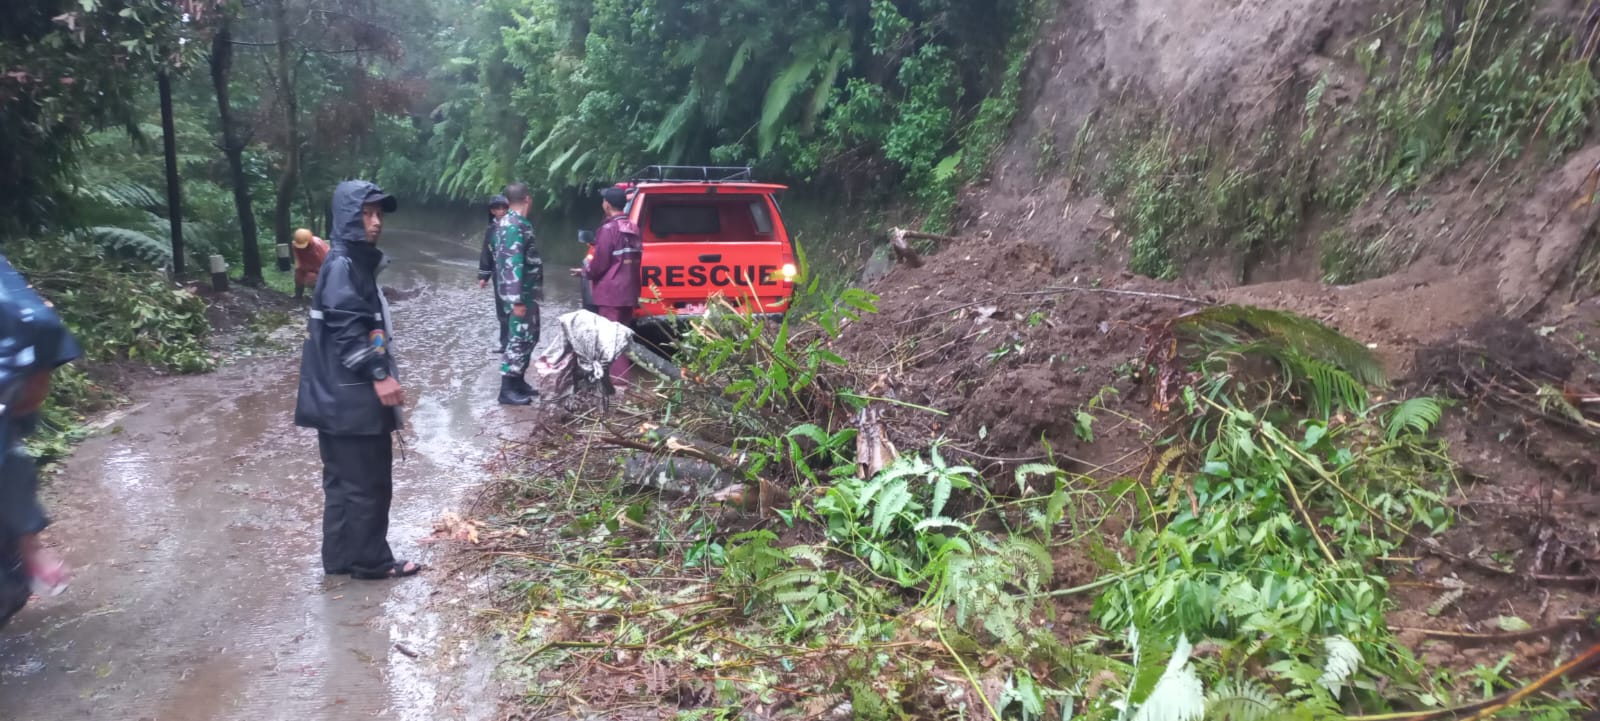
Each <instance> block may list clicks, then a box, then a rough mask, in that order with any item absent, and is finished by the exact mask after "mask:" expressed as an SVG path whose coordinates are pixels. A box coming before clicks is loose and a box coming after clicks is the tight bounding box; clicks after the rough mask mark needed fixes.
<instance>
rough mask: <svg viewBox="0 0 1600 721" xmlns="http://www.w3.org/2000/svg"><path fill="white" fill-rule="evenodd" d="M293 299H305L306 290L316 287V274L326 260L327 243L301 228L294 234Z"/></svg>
mask: <svg viewBox="0 0 1600 721" xmlns="http://www.w3.org/2000/svg"><path fill="white" fill-rule="evenodd" d="M291 245H293V246H294V297H295V299H297V300H298V299H300V298H303V297H305V292H306V289H307V288H315V287H316V286H317V273H318V272H319V271H321V270H322V261H324V260H327V259H328V243H327V241H324V240H323V239H321V238H318V237H317V236H315V235H312V234H311V231H309V230H306V229H305V228H301V229H299V230H296V231H295V232H294V242H293V243H291Z"/></svg>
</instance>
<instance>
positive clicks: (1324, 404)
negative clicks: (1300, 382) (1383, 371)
mask: <svg viewBox="0 0 1600 721" xmlns="http://www.w3.org/2000/svg"><path fill="white" fill-rule="evenodd" d="M1297 363H1298V365H1299V370H1300V372H1302V373H1303V374H1304V375H1305V379H1306V383H1307V384H1309V385H1310V387H1311V397H1312V405H1313V407H1315V408H1316V409H1317V410H1319V411H1321V412H1323V413H1332V412H1333V411H1334V409H1336V408H1339V407H1344V408H1349V409H1351V410H1356V411H1359V410H1362V409H1364V408H1366V407H1367V389H1366V386H1363V385H1361V382H1360V381H1359V380H1357V379H1356V377H1355V376H1353V375H1351V374H1350V373H1347V372H1345V371H1344V370H1343V369H1341V368H1339V367H1338V366H1336V365H1334V364H1332V363H1328V362H1326V361H1320V360H1316V359H1314V358H1300V359H1297Z"/></svg>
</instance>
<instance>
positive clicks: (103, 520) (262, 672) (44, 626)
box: [0, 228, 575, 721]
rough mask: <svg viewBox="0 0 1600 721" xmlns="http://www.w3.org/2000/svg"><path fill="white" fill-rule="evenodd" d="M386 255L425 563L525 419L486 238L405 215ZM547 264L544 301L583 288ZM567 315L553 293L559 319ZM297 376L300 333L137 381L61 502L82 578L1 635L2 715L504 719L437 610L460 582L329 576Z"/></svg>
mask: <svg viewBox="0 0 1600 721" xmlns="http://www.w3.org/2000/svg"><path fill="white" fill-rule="evenodd" d="M543 235H544V234H543V233H541V236H543ZM469 237H470V236H469ZM545 244H546V242H545V241H544V239H543V237H541V245H545ZM562 245H566V244H562ZM573 245H575V244H573ZM383 247H384V248H385V250H386V251H387V252H389V254H390V255H391V257H393V258H394V261H395V262H394V263H393V265H391V266H390V268H389V269H388V270H387V271H385V273H384V275H383V276H382V277H381V278H380V282H381V283H382V284H383V285H385V286H388V287H391V288H394V289H397V290H399V291H401V293H399V294H398V295H399V296H400V297H402V298H403V300H396V301H394V302H393V307H394V314H395V319H396V323H395V325H396V328H395V335H396V345H395V350H396V353H397V355H398V357H399V359H400V362H401V370H400V380H401V382H402V384H403V385H404V386H405V387H406V389H407V397H408V401H409V405H408V408H407V421H408V425H409V432H408V433H406V434H405V435H406V438H407V441H408V443H407V446H408V447H407V449H406V450H405V451H404V454H405V457H404V460H401V456H400V452H398V451H397V453H396V466H395V497H394V510H393V513H392V516H391V519H392V520H391V527H390V531H389V540H390V543H391V545H393V546H394V549H395V553H396V555H397V556H398V557H401V558H408V559H417V560H421V561H424V562H428V561H430V560H433V558H434V557H436V555H437V552H436V551H434V550H433V549H432V548H430V547H429V546H428V545H427V544H422V543H419V541H421V540H422V539H425V538H426V537H427V536H428V535H429V533H430V532H431V530H432V526H433V523H434V521H435V520H437V519H438V518H439V517H440V515H441V514H443V513H444V512H446V511H451V510H456V509H458V508H459V506H460V504H461V503H463V501H464V499H467V498H468V497H469V494H471V493H473V492H474V491H475V490H476V489H477V487H478V486H479V485H480V484H481V483H482V482H483V481H484V480H485V474H486V471H485V470H484V463H485V461H486V460H487V459H488V456H489V454H490V452H491V450H492V444H493V441H492V439H491V436H492V435H493V434H494V433H495V432H496V431H497V430H498V429H499V428H500V427H503V426H504V425H505V424H506V423H508V422H514V421H515V420H516V419H517V417H518V414H524V415H525V414H527V413H530V412H531V411H530V410H529V409H502V408H500V407H499V406H497V405H495V404H494V402H493V401H494V395H495V393H496V391H497V390H498V381H499V379H498V374H497V363H496V362H495V361H494V357H493V356H491V355H490V353H489V352H488V350H489V346H490V344H491V343H492V342H493V335H494V333H495V329H494V321H493V315H492V312H493V311H492V306H491V301H490V299H489V293H488V291H483V290H479V289H478V287H477V284H476V282H475V271H476V264H477V252H476V248H474V247H470V246H468V245H465V244H462V243H460V242H459V241H456V242H451V241H448V240H446V239H444V238H442V237H440V236H437V235H434V234H430V233H425V232H416V231H405V230H399V229H393V228H391V229H389V230H386V232H385V236H384V239H383ZM555 250H557V254H558V255H572V254H573V252H574V249H572V248H559V249H555ZM545 255H546V259H547V260H546V263H547V268H549V269H550V271H551V272H549V273H547V276H548V279H547V283H550V284H553V287H549V289H548V291H547V293H548V295H549V296H550V297H551V298H572V297H574V296H573V295H572V293H573V292H575V289H574V288H567V287H566V286H568V285H571V283H572V281H571V280H570V279H567V278H565V276H564V274H563V273H562V272H561V268H562V267H564V263H569V262H571V259H570V258H551V257H550V256H551V252H550V251H549V250H546V252H545ZM269 272H271V271H269ZM559 311H560V309H558V308H556V307H552V306H551V305H547V306H546V308H545V312H544V314H543V315H544V318H543V320H544V323H545V324H546V326H547V327H548V326H549V325H550V323H551V322H552V321H553V320H554V317H555V315H556V314H557V313H558V312H559ZM297 325H299V323H298V322H297ZM298 368H299V358H298V345H297V344H296V350H295V351H294V352H293V353H292V354H290V355H288V356H283V357H268V358H259V359H254V360H250V361H245V362H241V363H239V364H237V365H233V366H230V367H227V368H224V369H222V370H220V371H218V372H216V373H214V374H211V375H207V376H202V377H189V378H176V379H170V380H166V381H163V382H160V383H157V384H155V385H153V386H151V387H147V388H143V389H140V390H138V391H137V392H136V394H135V395H136V397H135V399H134V400H135V403H136V405H135V406H133V407H132V408H131V409H130V410H129V411H127V412H126V415H124V416H123V417H121V418H120V419H119V420H117V421H116V422H115V423H114V424H113V425H112V426H111V427H110V428H109V429H108V430H107V431H106V432H103V433H101V434H100V435H99V436H97V437H95V438H92V439H90V440H88V441H85V442H84V443H83V444H82V445H81V446H80V447H79V448H78V450H77V451H76V452H75V453H74V455H73V456H72V458H71V459H69V460H68V461H67V462H66V463H65V464H64V465H63V467H62V469H61V472H60V473H59V474H58V475H56V476H55V478H54V479H53V480H52V481H51V482H50V483H51V484H52V485H51V488H50V492H49V493H48V494H47V497H48V500H47V505H48V507H49V508H50V510H51V512H52V514H53V515H54V520H55V526H54V527H53V528H52V530H51V532H50V537H51V542H52V543H53V544H55V545H56V547H57V548H58V550H60V551H62V552H63V553H64V554H65V555H66V557H67V559H68V561H69V562H70V563H71V564H72V566H73V567H74V569H75V571H76V574H77V578H76V580H75V581H74V583H73V586H72V587H71V588H70V589H69V590H68V591H67V592H66V593H65V594H64V595H62V596H60V597H58V598H52V599H44V600H39V601H36V602H35V603H33V604H31V605H30V606H29V607H28V608H27V609H25V610H24V611H23V612H22V613H21V614H20V615H19V616H18V617H17V618H16V619H15V620H14V621H13V622H12V624H11V626H10V627H8V628H6V629H4V630H0V719H8V720H12V719H14V720H16V721H33V720H35V719H38V720H41V721H44V720H53V719H108V720H110V719H115V720H116V721H136V720H138V721H145V720H148V721H211V720H223V721H234V720H237V721H246V720H248V721H277V720H283V721H288V720H290V719H293V720H296V721H300V720H309V721H317V720H323V719H327V720H334V719H339V720H343V719H394V720H396V721H413V720H416V721H433V720H434V719H440V720H442V719H480V718H487V717H489V716H490V715H492V713H493V711H494V700H493V698H492V693H490V689H489V688H488V671H489V669H490V668H491V667H492V663H493V659H492V655H493V652H492V651H491V650H488V649H485V648H478V647H476V646H475V645H474V644H472V643H471V642H470V641H468V640H466V639H465V637H464V635H463V634H461V633H459V632H458V629H455V628H452V627H451V626H452V625H453V624H454V623H455V619H452V618H450V617H449V616H448V615H447V614H445V615H441V613H440V612H439V611H438V609H436V608H434V607H433V606H432V605H430V600H431V599H433V598H435V597H438V596H443V595H445V594H443V593H440V592H441V591H445V590H448V591H449V592H450V593H457V592H459V589H440V588H439V587H438V585H437V584H438V582H437V581H436V580H435V579H436V577H437V576H438V575H440V571H439V570H438V569H433V570H432V572H431V573H425V574H424V575H423V576H422V577H419V578H413V579H406V580H401V581H395V582H371V581H352V580H349V579H348V578H347V577H333V578H326V577H324V576H323V575H322V571H321V566H320V561H319V555H318V544H319V540H320V539H319V534H320V523H321V520H320V519H321V504H322V494H321V485H320V483H321V481H320V478H321V475H320V474H321V467H320V465H319V463H318V459H317V449H316V436H315V434H314V433H312V432H309V431H305V430H303V429H297V428H295V427H294V426H293V407H294V398H295V391H296V385H297V380H298V379H297V375H298ZM402 649H403V650H402ZM407 652H410V653H407ZM413 655H414V656H415V657H413ZM463 659H464V660H463Z"/></svg>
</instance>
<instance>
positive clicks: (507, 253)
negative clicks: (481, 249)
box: [494, 210, 544, 304]
mask: <svg viewBox="0 0 1600 721" xmlns="http://www.w3.org/2000/svg"><path fill="white" fill-rule="evenodd" d="M494 265H495V274H496V279H495V287H496V288H497V289H498V291H499V293H500V300H503V301H505V302H507V303H524V304H526V303H532V302H534V301H538V300H541V299H543V298H544V261H542V260H540V258H539V248H538V246H537V245H535V244H534V240H533V224H532V223H529V222H528V219H527V218H524V217H522V216H521V215H519V214H518V213H517V211H515V210H513V211H510V212H508V213H506V215H505V217H503V218H501V219H500V223H499V225H498V226H497V227H496V229H495V242H494Z"/></svg>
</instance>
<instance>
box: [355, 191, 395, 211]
mask: <svg viewBox="0 0 1600 721" xmlns="http://www.w3.org/2000/svg"><path fill="white" fill-rule="evenodd" d="M369 203H379V204H381V205H382V207H383V212H385V213H393V212H394V211H396V210H399V209H400V201H398V200H395V199H394V196H393V195H390V194H388V193H385V192H383V188H380V187H378V186H376V185H374V186H372V189H371V190H368V191H367V195H366V197H364V198H362V199H361V204H362V205H367V204H369Z"/></svg>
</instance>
